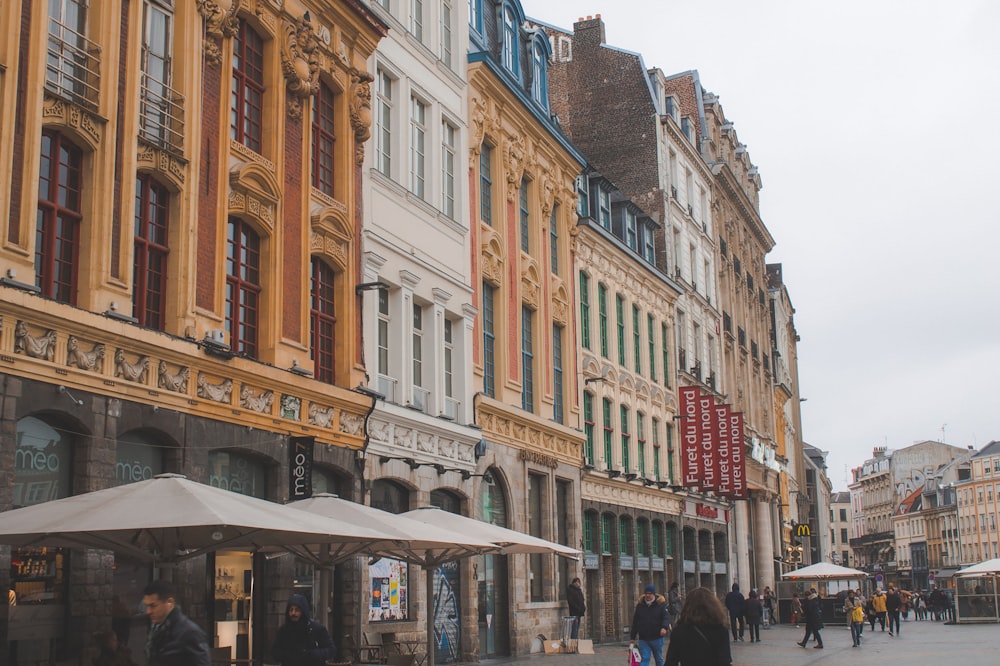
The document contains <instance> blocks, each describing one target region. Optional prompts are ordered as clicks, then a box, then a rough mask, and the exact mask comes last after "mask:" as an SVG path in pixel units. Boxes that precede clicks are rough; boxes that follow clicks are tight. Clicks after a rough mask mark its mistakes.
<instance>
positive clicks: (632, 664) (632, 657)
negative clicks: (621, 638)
mask: <svg viewBox="0 0 1000 666" xmlns="http://www.w3.org/2000/svg"><path fill="white" fill-rule="evenodd" d="M641 663H642V655H641V654H639V648H637V647H636V646H634V645H631V646H629V649H628V666H639V664H641Z"/></svg>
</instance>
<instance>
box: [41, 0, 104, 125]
mask: <svg viewBox="0 0 1000 666" xmlns="http://www.w3.org/2000/svg"><path fill="white" fill-rule="evenodd" d="M48 5H49V34H48V53H47V61H46V67H45V87H46V88H48V89H49V90H51V91H53V92H55V93H56V94H57V95H60V96H63V97H66V98H68V99H69V100H71V101H73V102H75V103H77V104H81V105H83V106H85V107H87V108H90V109H96V107H97V93H98V87H96V86H97V85H99V81H98V79H97V74H98V72H99V69H100V62H99V61H98V59H97V57H96V56H95V55H93V54H96V53H98V52H99V49H98V47H97V45H96V44H94V43H93V42H91V41H90V40H89V39H87V38H86V36H85V35H86V34H87V8H88V7H89V3H88V2H86V1H85V0H50V2H49V3H48Z"/></svg>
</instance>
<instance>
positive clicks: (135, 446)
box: [115, 433, 163, 486]
mask: <svg viewBox="0 0 1000 666" xmlns="http://www.w3.org/2000/svg"><path fill="white" fill-rule="evenodd" d="M115 455H116V460H115V485H116V486H123V485H125V484H127V483H135V482H136V481H147V480H149V479H152V478H153V477H154V476H156V475H157V474H162V473H163V447H162V446H159V445H157V443H156V442H155V441H153V440H152V439H150V438H149V437H146V436H144V435H140V434H134V433H128V434H125V435H122V436H121V437H119V438H118V446H117V449H116V452H115Z"/></svg>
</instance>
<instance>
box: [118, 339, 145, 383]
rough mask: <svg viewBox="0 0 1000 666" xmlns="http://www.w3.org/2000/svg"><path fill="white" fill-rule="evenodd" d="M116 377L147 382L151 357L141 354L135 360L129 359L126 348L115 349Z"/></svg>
mask: <svg viewBox="0 0 1000 666" xmlns="http://www.w3.org/2000/svg"><path fill="white" fill-rule="evenodd" d="M115 377H119V378H121V379H124V380H127V381H130V382H138V383H139V384H145V383H146V382H147V381H149V357H148V356H139V357H138V358H137V359H136V360H135V361H134V362H133V361H129V360H128V354H127V353H126V352H125V350H124V349H122V348H121V347H118V348H117V349H115Z"/></svg>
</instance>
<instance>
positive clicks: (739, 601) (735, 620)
mask: <svg viewBox="0 0 1000 666" xmlns="http://www.w3.org/2000/svg"><path fill="white" fill-rule="evenodd" d="M743 601H744V600H743V593H742V592H740V584H739V583H733V589H732V591H731V592H730V593H729V594H727V595H726V610H728V611H729V628H730V629H731V630H732V632H733V640H734V641H735V640H743V630H744V626H745V624H744V620H743ZM737 629H738V630H739V631H738V632H737Z"/></svg>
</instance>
